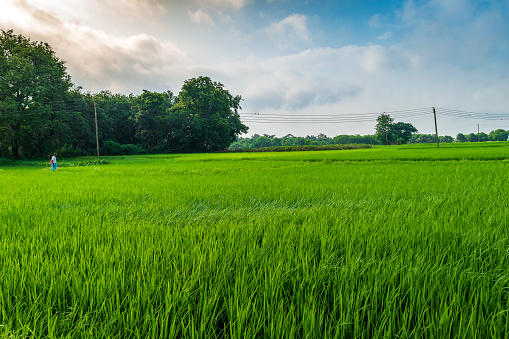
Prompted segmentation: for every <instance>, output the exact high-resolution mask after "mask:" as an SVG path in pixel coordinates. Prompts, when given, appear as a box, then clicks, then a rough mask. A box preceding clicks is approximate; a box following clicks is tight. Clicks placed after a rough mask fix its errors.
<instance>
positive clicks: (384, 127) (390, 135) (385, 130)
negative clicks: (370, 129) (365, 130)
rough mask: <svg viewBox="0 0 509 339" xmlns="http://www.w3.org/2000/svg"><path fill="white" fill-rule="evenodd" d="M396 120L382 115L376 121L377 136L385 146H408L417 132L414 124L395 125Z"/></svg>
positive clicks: (399, 123) (402, 123) (398, 123)
mask: <svg viewBox="0 0 509 339" xmlns="http://www.w3.org/2000/svg"><path fill="white" fill-rule="evenodd" d="M393 121H394V119H393V118H391V117H390V116H389V115H388V114H381V115H380V116H378V118H377V119H376V122H377V124H376V127H375V129H376V133H375V136H376V138H377V139H378V141H379V142H380V143H382V144H384V145H389V144H406V143H407V142H408V141H409V140H410V139H411V138H412V134H413V133H416V132H417V128H415V127H414V126H413V125H412V124H409V123H406V122H397V123H393Z"/></svg>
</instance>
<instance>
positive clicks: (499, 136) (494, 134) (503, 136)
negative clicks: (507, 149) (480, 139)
mask: <svg viewBox="0 0 509 339" xmlns="http://www.w3.org/2000/svg"><path fill="white" fill-rule="evenodd" d="M507 137H508V133H507V131H505V130H503V129H497V130H495V131H491V132H490V134H489V139H490V140H491V141H507Z"/></svg>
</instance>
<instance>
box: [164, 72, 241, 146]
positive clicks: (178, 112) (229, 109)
mask: <svg viewBox="0 0 509 339" xmlns="http://www.w3.org/2000/svg"><path fill="white" fill-rule="evenodd" d="M241 100H242V97H241V96H240V95H237V96H233V95H231V94H230V92H229V91H227V90H226V89H224V85H223V84H221V83H219V82H215V81H212V80H211V79H210V78H209V77H204V76H200V77H198V78H192V79H189V80H186V81H185V82H184V85H183V86H182V89H181V91H180V93H179V95H178V101H177V103H176V104H175V105H174V106H173V107H172V108H171V109H170V120H172V119H173V118H175V119H176V120H178V121H179V123H178V124H180V125H181V128H184V130H185V133H178V136H177V135H171V134H169V135H167V140H168V143H169V144H170V145H171V144H172V143H173V144H178V145H185V149H181V150H182V151H186V152H211V151H218V150H222V149H226V148H227V147H228V146H229V145H230V144H231V143H233V142H234V141H235V140H237V138H238V136H239V135H240V134H242V133H246V132H247V130H248V127H247V126H245V125H244V124H242V122H241V121H240V116H239V114H238V110H239V109H241V107H240V102H241ZM184 117H185V119H184Z"/></svg>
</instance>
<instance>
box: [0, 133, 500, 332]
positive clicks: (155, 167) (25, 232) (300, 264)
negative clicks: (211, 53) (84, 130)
mask: <svg viewBox="0 0 509 339" xmlns="http://www.w3.org/2000/svg"><path fill="white" fill-rule="evenodd" d="M108 160H109V161H110V162H111V163H110V164H106V165H100V166H83V167H78V166H73V164H75V163H77V162H78V161H79V160H75V159H60V162H59V166H60V167H59V169H58V170H57V171H55V172H52V171H51V170H50V169H49V167H48V166H47V164H46V163H45V162H40V161H39V162H37V161H33V162H25V163H21V164H19V163H17V164H12V165H9V166H3V167H1V168H0V181H1V183H2V185H1V187H2V191H1V193H0V338H182V337H185V338H214V337H229V338H255V337H258V338H382V337H386V338H421V337H428V338H432V337H433V338H488V337H494V338H503V337H507V336H509V203H508V201H509V185H508V184H507V182H508V179H509V143H500V142H497V143H483V144H462V145H458V144H454V145H443V146H441V148H439V149H437V148H436V145H435V147H433V145H431V146H412V145H410V146H385V147H384V146H381V147H374V148H371V149H360V150H340V151H321V152H287V153H234V154H228V153H225V154H188V155H180V154H179V155H157V156H133V157H125V158H121V157H111V158H108Z"/></svg>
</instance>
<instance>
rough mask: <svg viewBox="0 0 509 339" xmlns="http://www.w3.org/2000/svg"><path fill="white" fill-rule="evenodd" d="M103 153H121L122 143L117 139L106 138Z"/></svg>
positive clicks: (102, 148)
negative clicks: (116, 140)
mask: <svg viewBox="0 0 509 339" xmlns="http://www.w3.org/2000/svg"><path fill="white" fill-rule="evenodd" d="M101 154H105V155H120V154H122V145H120V144H119V143H118V142H115V141H111V140H106V141H104V142H103V147H101Z"/></svg>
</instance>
